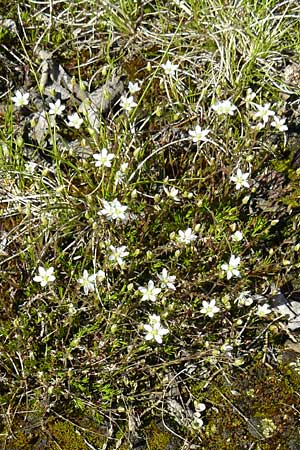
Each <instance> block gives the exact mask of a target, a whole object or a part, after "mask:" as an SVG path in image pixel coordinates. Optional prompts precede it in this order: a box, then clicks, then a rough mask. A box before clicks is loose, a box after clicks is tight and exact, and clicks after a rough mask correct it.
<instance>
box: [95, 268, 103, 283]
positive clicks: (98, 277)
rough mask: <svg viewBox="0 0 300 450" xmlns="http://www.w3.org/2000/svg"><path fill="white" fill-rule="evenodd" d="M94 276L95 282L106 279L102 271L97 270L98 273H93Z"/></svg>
mask: <svg viewBox="0 0 300 450" xmlns="http://www.w3.org/2000/svg"><path fill="white" fill-rule="evenodd" d="M95 275H96V280H97V281H99V282H101V281H103V280H104V279H105V278H106V274H105V272H103V270H98V272H96V273H95Z"/></svg>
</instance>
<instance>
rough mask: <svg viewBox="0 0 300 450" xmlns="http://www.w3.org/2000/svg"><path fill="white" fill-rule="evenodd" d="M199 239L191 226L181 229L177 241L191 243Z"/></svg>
mask: <svg viewBox="0 0 300 450" xmlns="http://www.w3.org/2000/svg"><path fill="white" fill-rule="evenodd" d="M196 239H197V235H196V234H195V233H193V231H192V229H191V228H187V229H186V230H179V231H178V236H177V242H178V243H179V244H186V245H188V244H190V243H191V242H193V241H195V240H196Z"/></svg>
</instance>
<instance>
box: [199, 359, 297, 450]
mask: <svg viewBox="0 0 300 450" xmlns="http://www.w3.org/2000/svg"><path fill="white" fill-rule="evenodd" d="M229 379H230V382H229ZM295 389H296V385H295V384H294V379H291V378H290V379H289V378H288V377H287V376H286V374H285V373H282V372H279V370H275V369H272V370H271V369H269V368H268V367H265V366H263V365H262V364H261V363H257V364H256V365H253V367H249V368H248V370H247V372H244V371H243V372H239V373H237V374H236V373H234V374H231V377H230V378H228V377H226V378H224V377H223V376H222V375H219V376H218V377H217V378H216V379H214V380H213V382H212V383H211V384H210V385H209V387H208V389H207V391H205V392H203V391H202V393H201V383H200V386H198V385H195V386H193V392H194V393H197V395H198V396H199V398H201V400H202V401H203V398H205V399H206V400H205V401H206V404H207V405H208V408H207V412H206V417H205V419H204V422H205V425H204V428H203V431H204V439H203V444H204V446H203V448H205V449H215V448H218V449H228V448H230V449H232V450H234V449H237V450H238V449H240V448H241V447H240V444H241V442H245V444H246V445H248V446H251V445H254V444H255V443H256V442H259V446H260V449H261V450H263V449H270V448H275V447H276V446H277V448H278V445H279V444H281V445H284V447H282V448H286V443H287V442H289V441H290V440H293V439H294V438H295V437H294V435H293V434H294V431H293V430H295V429H296V428H297V420H298V418H297V417H296V412H294V411H292V410H291V408H290V406H289V405H292V404H295V402H296V401H297V399H296V394H295ZM204 396H205V397H204ZM209 405H211V407H209Z"/></svg>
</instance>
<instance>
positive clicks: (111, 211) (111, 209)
mask: <svg viewBox="0 0 300 450" xmlns="http://www.w3.org/2000/svg"><path fill="white" fill-rule="evenodd" d="M102 204H103V206H104V208H103V209H101V211H99V212H98V214H99V215H102V216H106V217H107V218H108V220H122V221H126V220H127V214H125V211H126V210H127V208H128V206H125V205H121V203H120V202H119V200H118V199H116V198H115V199H114V200H113V201H112V202H107V201H106V200H102Z"/></svg>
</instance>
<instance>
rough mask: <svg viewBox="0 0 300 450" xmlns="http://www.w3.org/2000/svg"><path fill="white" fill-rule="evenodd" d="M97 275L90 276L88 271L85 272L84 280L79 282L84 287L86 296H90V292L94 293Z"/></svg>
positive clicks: (81, 279) (80, 279)
mask: <svg viewBox="0 0 300 450" xmlns="http://www.w3.org/2000/svg"><path fill="white" fill-rule="evenodd" d="M96 277H97V274H95V273H94V274H92V275H89V274H88V271H87V270H84V271H83V275H82V278H79V279H78V280H77V281H78V283H79V284H81V285H82V287H83V290H84V293H85V295H88V293H89V291H91V292H94V290H95V283H96Z"/></svg>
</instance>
